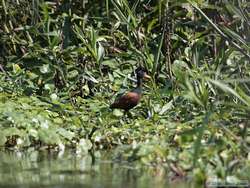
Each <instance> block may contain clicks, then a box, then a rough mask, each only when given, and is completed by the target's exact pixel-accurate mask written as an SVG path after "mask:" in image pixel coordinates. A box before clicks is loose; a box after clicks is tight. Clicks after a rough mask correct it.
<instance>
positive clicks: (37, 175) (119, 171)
mask: <svg viewBox="0 0 250 188" xmlns="http://www.w3.org/2000/svg"><path fill="white" fill-rule="evenodd" d="M170 185H172V186H173V187H178V188H182V187H183V188H184V187H187V182H183V181H180V182H179V181H177V182H171V183H170V182H169V178H168V177H167V176H166V173H165V171H164V169H163V168H153V167H149V166H144V167H142V166H140V167H138V166H137V165H135V164H129V163H126V162H124V163H121V162H114V161H113V160H112V157H111V156H110V154H108V153H98V152H97V153H96V154H95V156H93V155H89V154H88V155H83V154H82V155H76V154H75V153H74V152H73V151H67V152H64V153H58V152H48V151H35V150H33V151H25V152H18V151H0V187H4V188H31V187H32V188H33V187H34V188H40V187H43V188H44V187H46V188H66V187H67V188H106V187H107V188H112V187H120V188H123V187H124V188H128V187H129V188H130V187H138V188H151V187H155V188H163V187H169V186H170Z"/></svg>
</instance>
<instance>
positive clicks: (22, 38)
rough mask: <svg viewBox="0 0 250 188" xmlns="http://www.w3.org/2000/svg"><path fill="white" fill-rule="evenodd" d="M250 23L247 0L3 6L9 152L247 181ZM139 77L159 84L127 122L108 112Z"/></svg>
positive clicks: (148, 89) (1, 125)
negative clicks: (103, 157)
mask: <svg viewBox="0 0 250 188" xmlns="http://www.w3.org/2000/svg"><path fill="white" fill-rule="evenodd" d="M249 12H250V4H249V2H248V1H246V0H239V1H237V2H236V1H226V0H219V1H214V0H209V1H204V0H199V1H192V0H182V1H178V2H177V1H173V0H159V1H150V0H141V1H139V0H137V1H130V0H106V1H98V0H92V1H87V0H85V1H72V0H64V1H62V0H61V1H60V0H57V1H44V0H34V1H25V0H16V1H11V0H3V1H1V4H0V22H1V25H0V39H1V40H0V63H1V64H0V91H1V93H0V119H1V121H0V145H1V146H5V147H17V148H25V147H31V146H34V147H38V148H40V147H44V146H46V147H52V148H59V149H62V147H64V145H66V146H68V147H74V148H76V149H77V150H78V151H84V152H87V151H89V150H95V149H108V148H116V149H115V152H114V155H115V157H117V158H119V159H121V160H128V161H135V160H136V161H138V160H139V161H141V162H143V163H150V164H155V163H156V164H164V167H165V168H167V169H170V171H171V173H173V174H174V175H177V176H186V175H193V176H194V177H196V178H197V180H198V181H200V182H204V181H205V180H207V179H208V178H209V177H211V176H216V177H218V178H221V179H227V178H236V179H237V178H239V179H248V180H249V174H250V162H249V160H250V149H249V145H250V129H249V112H250V97H249V93H250V80H249V76H250V75H249V74H250V65H249V60H250V50H249V49H250V38H249V37H250V25H249V23H250V14H249ZM138 66H143V67H145V68H146V69H147V70H148V72H149V73H150V74H151V77H152V80H151V81H150V82H147V83H146V84H145V87H144V96H143V100H142V101H141V104H140V105H139V106H138V107H136V110H132V111H131V113H132V116H133V117H132V118H128V117H127V116H124V114H123V112H122V111H119V110H115V111H112V110H110V109H109V104H110V102H111V101H112V100H113V98H114V95H115V93H117V92H118V93H120V92H121V91H124V90H126V89H128V88H130V87H132V85H133V83H132V81H133V80H134V79H133V76H134V74H133V72H134V70H135V68H136V67H138ZM115 146H116V147H115ZM234 180H235V179H234Z"/></svg>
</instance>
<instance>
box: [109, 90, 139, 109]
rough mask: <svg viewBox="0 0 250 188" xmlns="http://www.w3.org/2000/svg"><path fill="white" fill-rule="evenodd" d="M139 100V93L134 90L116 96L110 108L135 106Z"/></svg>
mask: <svg viewBox="0 0 250 188" xmlns="http://www.w3.org/2000/svg"><path fill="white" fill-rule="evenodd" d="M139 100H140V95H138V93H134V92H127V93H125V94H123V95H121V96H120V97H118V98H116V100H115V102H114V103H113V104H112V105H111V107H112V108H127V107H128V106H131V105H132V106H135V105H136V104H137V103H138V101H139Z"/></svg>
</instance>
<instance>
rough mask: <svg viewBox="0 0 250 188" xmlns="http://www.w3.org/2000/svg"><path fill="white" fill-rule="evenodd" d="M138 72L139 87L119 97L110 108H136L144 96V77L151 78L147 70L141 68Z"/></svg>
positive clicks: (127, 109)
mask: <svg viewBox="0 0 250 188" xmlns="http://www.w3.org/2000/svg"><path fill="white" fill-rule="evenodd" d="M136 73H137V87H136V88H135V89H133V90H131V91H129V92H127V93H125V94H123V95H122V96H120V97H118V98H117V99H116V100H115V102H114V103H113V104H111V105H110V108H118V109H123V110H125V111H129V110H130V109H131V108H134V107H135V106H136V105H137V104H138V103H139V102H140V99H141V96H142V80H143V79H144V78H150V77H149V76H148V75H147V74H146V72H145V71H144V70H143V69H141V68H139V69H137V70H136Z"/></svg>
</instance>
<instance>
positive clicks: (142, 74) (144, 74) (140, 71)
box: [135, 67, 151, 79]
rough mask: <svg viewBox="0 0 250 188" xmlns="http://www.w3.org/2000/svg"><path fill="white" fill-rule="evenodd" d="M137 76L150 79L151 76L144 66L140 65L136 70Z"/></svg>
mask: <svg viewBox="0 0 250 188" xmlns="http://www.w3.org/2000/svg"><path fill="white" fill-rule="evenodd" d="M135 72H136V76H137V79H150V78H151V77H150V76H149V75H148V74H147V71H146V70H145V69H144V68H142V67H138V68H137V69H136V70H135Z"/></svg>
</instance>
